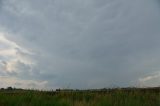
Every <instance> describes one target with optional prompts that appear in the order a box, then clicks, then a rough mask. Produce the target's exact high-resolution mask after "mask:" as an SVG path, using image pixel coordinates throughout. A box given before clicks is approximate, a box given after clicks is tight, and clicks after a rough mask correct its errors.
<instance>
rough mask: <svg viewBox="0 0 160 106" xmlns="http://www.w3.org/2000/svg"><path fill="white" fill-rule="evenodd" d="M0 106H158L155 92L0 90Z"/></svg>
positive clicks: (153, 90)
mask: <svg viewBox="0 0 160 106" xmlns="http://www.w3.org/2000/svg"><path fill="white" fill-rule="evenodd" d="M0 106H160V91H159V88H156V89H127V90H126V89H113V90H105V91H103V90H101V91H93V90H91V91H58V92H54V91H53V92H51V91H50V92H49V91H31V90H30V91H29V90H28V91H27V90H11V91H7V90H1V91H0Z"/></svg>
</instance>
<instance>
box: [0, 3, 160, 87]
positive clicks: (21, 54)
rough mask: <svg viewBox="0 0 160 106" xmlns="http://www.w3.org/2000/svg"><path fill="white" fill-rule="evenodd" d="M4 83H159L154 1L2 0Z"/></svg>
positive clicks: (158, 20) (159, 14) (159, 32)
mask: <svg viewBox="0 0 160 106" xmlns="http://www.w3.org/2000/svg"><path fill="white" fill-rule="evenodd" d="M8 86H12V87H16V88H27V89H28V88H29V89H30V88H34V89H56V88H73V89H90V88H105V87H128V86H131V87H133V86H136V87H153V86H160V1H159V0H0V88H2V87H8Z"/></svg>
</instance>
